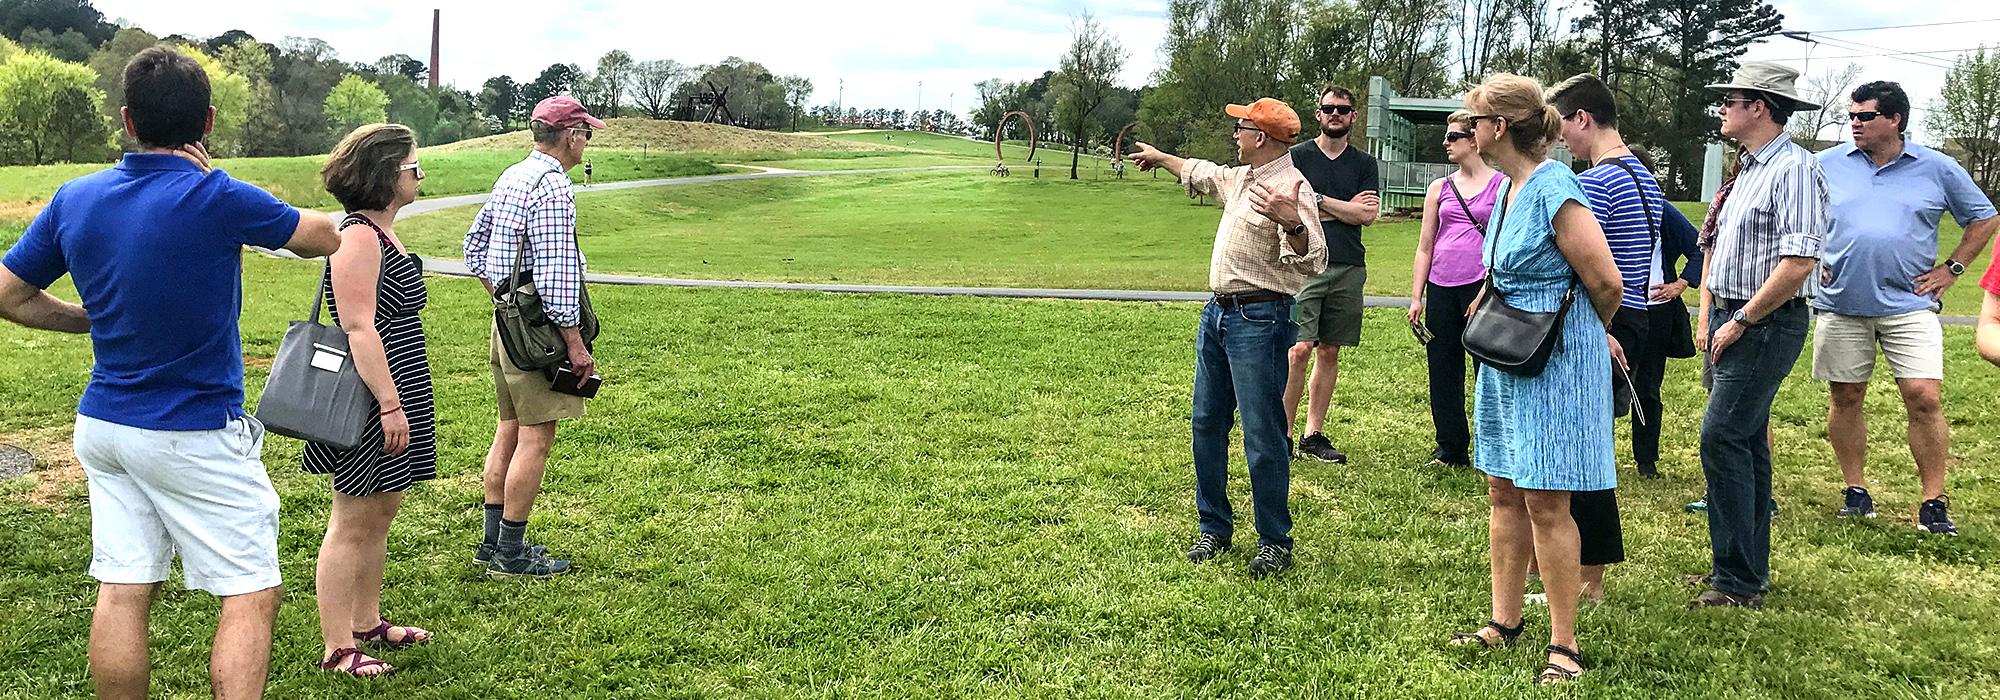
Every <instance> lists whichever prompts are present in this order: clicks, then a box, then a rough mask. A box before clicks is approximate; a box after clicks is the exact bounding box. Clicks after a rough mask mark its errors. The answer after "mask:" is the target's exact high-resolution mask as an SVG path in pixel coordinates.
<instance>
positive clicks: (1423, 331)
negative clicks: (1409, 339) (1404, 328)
mask: <svg viewBox="0 0 2000 700" xmlns="http://www.w3.org/2000/svg"><path fill="white" fill-rule="evenodd" d="M1410 335H1414V336H1416V337H1417V344H1418V345H1430V344H1431V341H1433V340H1436V339H1437V336H1435V335H1432V334H1431V329H1430V328H1429V327H1428V326H1425V325H1424V322H1423V321H1411V322H1410Z"/></svg>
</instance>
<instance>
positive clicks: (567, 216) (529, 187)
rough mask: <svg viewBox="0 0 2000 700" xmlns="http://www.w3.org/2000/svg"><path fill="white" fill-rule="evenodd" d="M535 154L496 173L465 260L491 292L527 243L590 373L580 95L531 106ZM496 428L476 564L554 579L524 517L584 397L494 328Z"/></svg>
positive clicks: (572, 359) (541, 284)
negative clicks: (573, 180) (518, 352)
mask: <svg viewBox="0 0 2000 700" xmlns="http://www.w3.org/2000/svg"><path fill="white" fill-rule="evenodd" d="M528 128H529V130H530V131H531V132H532V133H533V134H534V137H535V150H534V152H533V153H530V154H528V157H527V159H526V160H523V161H521V162H520V163H517V164H515V165H514V166H513V167H510V168H508V169H507V171H506V172H504V173H501V174H500V180H499V181H498V182H495V183H494V184H493V197H492V199H490V200H488V201H487V202H486V206H484V207H481V208H480V210H479V215H478V216H476V217H474V218H473V220H472V228H471V230H469V231H467V232H466V234H465V265H466V267H467V268H469V269H470V270H471V271H472V274H474V275H478V276H479V278H480V280H482V281H484V282H485V283H486V290H487V292H488V293H492V292H493V291H494V290H495V289H497V288H498V287H499V286H500V285H501V284H503V283H505V282H506V281H507V276H508V275H509V274H510V273H511V272H512V271H513V267H514V261H515V256H516V255H517V254H519V253H520V251H521V246H523V245H526V246H527V247H528V252H527V259H528V264H527V265H525V266H524V272H529V273H531V274H532V275H533V280H534V283H535V289H536V290H537V291H538V292H540V294H541V297H542V304H543V311H544V312H545V313H547V314H548V316H549V319H550V320H551V321H554V322H555V324H556V326H557V327H558V328H560V329H561V330H562V335H563V338H564V339H565V340H566V341H567V344H568V346H569V363H570V365H571V366H572V367H574V371H575V373H576V375H577V376H579V377H588V376H590V375H591V371H592V370H593V369H594V368H595V367H596V366H597V363H596V362H595V361H594V360H592V359H591V356H590V348H589V347H587V346H586V345H585V344H584V342H583V332H582V330H581V327H582V325H583V321H584V317H585V315H587V314H588V313H589V308H588V307H589V303H590V300H589V297H588V296H586V295H585V294H584V289H583V274H584V258H583V251H581V250H578V249H577V241H576V236H577V233H576V196H575V193H574V190H573V189H572V188H571V187H570V180H569V175H568V172H569V170H570V169H571V168H574V167H576V166H577V164H578V163H581V162H583V149H584V148H585V147H586V146H588V145H590V136H591V134H592V133H593V132H594V130H596V129H602V128H604V122H602V121H599V120H598V119H597V118H596V117H593V116H590V114H589V113H587V112H585V111H584V109H583V105H582V104H579V103H578V102H577V101H576V100H574V99H572V98H569V97H564V96H556V97H551V98H548V99H546V100H542V102H541V103H540V104H537V105H535V111H534V114H533V116H532V117H531V119H530V120H529V122H528ZM490 359H491V364H492V367H493V386H494V392H495V394H496V395H497V398H498V401H499V425H498V426H497V427H496V428H495V429H494V434H493V447H492V449H490V450H488V451H487V453H486V472H485V481H486V528H485V537H484V538H483V539H482V540H481V541H480V543H479V547H478V549H477V551H476V552H475V553H474V554H473V560H474V561H476V562H478V563H481V564H484V565H486V571H487V573H488V574H489V575H491V576H494V577H496V578H504V577H531V578H548V577H551V576H558V575H561V574H565V573H569V570H570V564H569V561H568V560H564V559H553V558H550V557H549V555H548V551H547V549H546V548H544V547H541V546H539V545H535V544H533V543H531V542H529V541H528V540H527V539H526V538H527V530H528V516H529V514H530V513H532V512H533V511H534V507H535V497H536V496H537V495H539V494H540V493H541V491H542V474H543V472H544V471H545V470H546V469H547V468H548V461H549V450H550V448H551V447H553V446H554V445H555V438H556V423H557V421H560V420H562V419H565V418H579V417H582V416H583V412H584V408H583V399H582V398H580V397H577V396H572V395H569V394H564V393H560V392H557V391H554V390H553V389H550V388H549V378H548V376H547V375H545V374H544V373H542V372H526V371H522V370H521V369H520V368H518V367H515V366H514V363H513V361H511V360H509V359H508V358H507V352H506V350H505V349H503V348H502V347H501V345H500V329H499V326H497V325H495V326H494V328H493V343H492V351H491V358H490Z"/></svg>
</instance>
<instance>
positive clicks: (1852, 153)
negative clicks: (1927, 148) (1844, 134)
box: [1841, 138, 1924, 168]
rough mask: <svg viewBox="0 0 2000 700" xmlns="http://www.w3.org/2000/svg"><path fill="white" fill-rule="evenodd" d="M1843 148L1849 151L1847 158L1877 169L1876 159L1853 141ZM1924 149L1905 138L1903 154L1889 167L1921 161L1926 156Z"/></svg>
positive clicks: (1843, 145) (1842, 146) (1890, 162)
mask: <svg viewBox="0 0 2000 700" xmlns="http://www.w3.org/2000/svg"><path fill="white" fill-rule="evenodd" d="M1841 148H1845V149H1847V156H1848V157H1849V158H1860V159H1861V160H1862V161H1863V162H1865V163H1867V164H1868V167H1870V168H1873V167H1875V157H1874V156H1870V155H1868V152H1867V151H1864V150H1861V147H1860V146H1857V145H1855V144H1854V142H1853V141H1849V142H1847V143H1845V144H1842V145H1841ZM1922 149H1923V145H1922V144H1919V143H1917V142H1915V141H1911V140H1909V139H1908V138H1905V139H1903V154H1902V155H1899V156H1896V159H1895V160H1892V161H1889V165H1895V164H1897V163H1901V162H1903V161H1906V160H1909V161H1915V160H1921V159H1922V158H1923V157H1924V154H1923V153H1922V152H1921V151H1922ZM1882 167H1884V168H1886V167H1889V166H1888V165H1885V166H1882Z"/></svg>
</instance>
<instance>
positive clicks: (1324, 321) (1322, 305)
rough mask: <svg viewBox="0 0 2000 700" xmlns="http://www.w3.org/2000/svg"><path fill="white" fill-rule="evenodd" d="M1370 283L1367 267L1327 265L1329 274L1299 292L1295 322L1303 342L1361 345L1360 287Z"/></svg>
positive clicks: (1311, 280) (1319, 275) (1309, 282)
mask: <svg viewBox="0 0 2000 700" xmlns="http://www.w3.org/2000/svg"><path fill="white" fill-rule="evenodd" d="M1367 282H1368V268H1365V267H1362V266H1360V265H1339V264H1335V265H1328V266H1326V271H1325V272H1322V273H1319V274H1317V275H1313V276H1312V277H1311V278H1308V279H1307V280H1306V286H1305V289H1301V290H1299V303H1298V306H1295V307H1292V314H1293V316H1292V320H1294V321H1297V322H1298V324H1299V340H1298V342H1301V343H1312V344H1314V345H1342V346H1347V347H1354V346H1356V345H1360V344H1361V304H1362V295H1361V287H1362V285H1364V284H1366V283H1367Z"/></svg>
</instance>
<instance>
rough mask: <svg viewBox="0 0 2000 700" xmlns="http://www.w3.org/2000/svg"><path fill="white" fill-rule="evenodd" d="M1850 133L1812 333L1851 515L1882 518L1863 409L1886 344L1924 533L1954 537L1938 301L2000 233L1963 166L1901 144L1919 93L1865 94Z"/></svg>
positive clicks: (1837, 167) (1827, 155)
mask: <svg viewBox="0 0 2000 700" xmlns="http://www.w3.org/2000/svg"><path fill="white" fill-rule="evenodd" d="M1851 97H1852V98H1853V102H1854V104H1853V107H1852V108H1851V110H1852V111H1850V112H1848V122H1847V124H1848V131H1849V132H1850V133H1852V134H1853V135H1854V141H1853V142H1852V143H1844V144H1841V145H1838V146H1834V147H1833V148H1829V149H1827V150H1825V151H1822V152H1821V153H1820V154H1819V166H1820V168H1821V169H1822V170H1824V171H1825V172H1826V188H1827V193H1828V197H1829V198H1830V199H1831V201H1832V203H1833V212H1832V214H1833V216H1832V219H1833V230H1831V231H1828V232H1827V234H1826V255H1825V257H1823V258H1821V259H1820V280H1819V282H1820V290H1819V294H1817V295H1815V296H1814V297H1813V302H1812V304H1813V309H1814V310H1815V311H1817V312H1818V313H1817V314H1816V316H1817V320H1816V322H1815V323H1814V325H1815V331H1814V333H1813V377H1814V378H1816V379H1819V380H1822V381H1825V382H1827V383H1828V385H1829V387H1830V388H1831V396H1830V400H1829V403H1828V407H1827V417H1826V429H1827V441H1828V442H1831V443H1833V456H1834V459H1835V460H1837V461H1839V462H1840V473H1841V476H1842V477H1844V478H1845V480H1846V482H1847V485H1846V488H1844V489H1841V497H1842V499H1843V500H1844V501H1845V503H1843V504H1842V506H1841V508H1840V512H1839V514H1840V516H1841V517H1844V518H1846V517H1874V516H1875V499H1874V497H1873V496H1871V495H1869V493H1868V479H1867V476H1866V474H1865V472H1864V467H1865V466H1866V463H1867V460H1868V421H1867V419H1866V416H1865V415H1864V414H1863V410H1862V404H1863V402H1864V401H1865V400H1866V399H1867V398H1868V379H1869V377H1871V376H1873V375H1874V373H1875V351H1876V348H1877V347H1878V346H1879V347H1880V348H1881V351H1882V355H1883V356H1884V357H1886V358H1888V360H1889V371H1890V373H1891V374H1893V375H1895V377H1896V388H1897V389H1898V390H1899V391H1900V393H1901V394H1902V396H1903V409H1904V411H1905V413H1906V414H1907V415H1908V420H1909V431H1908V433H1907V439H1908V442H1909V444H1910V456H1911V457H1912V458H1914V459H1915V460H1916V463H1917V477H1918V480H1919V481H1920V482H1921V484H1922V487H1923V503H1922V505H1920V506H1919V507H1918V508H1917V529H1919V530H1923V531H1924V532H1927V533H1931V534H1938V535H1956V534H1958V526H1956V525H1954V524H1953V523H1952V522H1951V515H1950V513H1949V512H1948V511H1947V510H1946V506H1947V499H1946V496H1945V489H1944V480H1945V479H1944V477H1945V468H1946V465H1947V464H1948V463H1949V462H1950V461H1951V427H1950V425H1949V424H1947V423H1946V422H1945V418H1944V405H1943V402H1942V400H1941V399H1940V396H1939V394H1940V393H1941V392H1942V390H1943V387H1944V327H1943V326H1942V325H1940V324H1939V321H1938V312H1937V309H1938V304H1939V299H1940V298H1942V295H1943V294H1944V292H1945V290H1947V289H1950V288H1951V286H1952V285H1953V284H1955V283H1957V282H1958V278H1959V276H1960V275H1964V274H1965V266H1966V264H1967V263H1969V262H1972V261H1975V260H1978V259H1979V254H1980V253H1981V252H1982V251H1984V250H1985V249H1986V242H1987V241H1988V240H1991V239H1992V238H1993V231H1994V229H1995V228H1996V227H2000V217H1996V216H1995V213H1996V212H1995V211H1994V208H1993V202H1992V201H1990V200H1988V199H1987V198H1986V193H1984V192H1981V191H1979V186H1978V185H1977V184H1974V183H1973V181H1972V175H1970V174H1969V173H1967V172H1966V171H1965V168H1964V167H1963V166H1960V165H1959V164H1958V160H1957V159H1954V158H1952V157H1951V156H1948V155H1945V154H1942V153H1939V152H1937V151H1933V150H1931V149H1929V148H1925V147H1924V146H1921V145H1918V144H1916V143H1912V142H1909V141H1907V140H1905V139H1904V138H1903V134H1904V132H1906V131H1908V130H1909V126H1910V97H1909V95H1907V94H1905V93H1904V92H1903V87H1902V86H1901V85H1897V84H1896V83H1891V82H1885V81H1876V82H1872V83H1868V84H1866V85H1862V86H1861V87H1858V88H1855V90H1854V93H1853V95H1852V96H1851ZM1946 211H1950V212H1951V216H1952V218H1953V219H1956V220H1957V221H1958V222H1959V223H1960V224H1963V225H1964V227H1965V235H1964V237H1962V238H1960V239H1959V242H1958V247H1957V248H1955V249H1953V252H1952V254H1951V257H1949V258H1946V259H1945V260H1944V261H1943V262H1938V260H1937V252H1938V221H1939V219H1941V218H1942V217H1943V216H1944V213H1945V212H1946Z"/></svg>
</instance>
